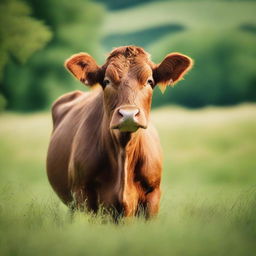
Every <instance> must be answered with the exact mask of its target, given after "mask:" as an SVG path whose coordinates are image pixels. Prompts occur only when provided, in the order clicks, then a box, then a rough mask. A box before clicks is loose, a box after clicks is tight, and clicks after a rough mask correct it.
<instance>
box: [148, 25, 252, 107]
mask: <svg viewBox="0 0 256 256" xmlns="http://www.w3.org/2000/svg"><path fill="white" fill-rule="evenodd" d="M255 45H256V37H255V36H254V35H252V34H250V33H248V32H243V31H238V30H237V31H230V32H227V31H222V33H219V32H214V31H198V32H193V33H192V32H184V34H183V35H180V36H179V37H176V38H172V37H169V38H168V39H166V40H165V41H162V42H161V44H160V45H159V44H158V45H157V49H156V48H154V47H153V48H152V54H154V55H153V56H156V57H157V58H156V59H157V60H158V61H160V60H161V58H162V57H163V56H164V54H165V53H166V52H168V49H170V48H171V49H175V50H176V51H180V52H182V53H185V54H188V55H189V56H191V57H192V58H193V59H194V60H195V66H194V68H193V70H192V71H191V72H190V73H189V74H188V75H187V76H186V77H185V81H181V82H180V84H178V85H177V86H175V87H174V88H172V89H169V90H167V91H166V93H165V95H164V96H162V95H160V93H159V92H156V93H155V96H154V97H155V99H154V101H153V102H154V104H155V106H157V105H162V104H168V103H170V102H172V103H177V104H182V105H186V106H189V107H201V106H205V105H231V104H236V103H239V102H242V101H255V100H256V97H255V95H256V84H255V81H256V58H255V57H256V48H255ZM159 49H161V51H159Z"/></svg>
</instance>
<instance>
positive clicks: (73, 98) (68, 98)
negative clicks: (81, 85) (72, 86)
mask: <svg viewBox="0 0 256 256" xmlns="http://www.w3.org/2000/svg"><path fill="white" fill-rule="evenodd" d="M84 94H86V93H84V92H82V91H79V90H77V91H73V92H70V93H66V94H64V95H62V96H61V97H59V98H58V99H57V100H55V101H54V103H53V104H52V120H53V126H54V128H56V126H57V125H58V124H59V123H60V122H61V120H63V118H64V117H65V116H66V115H67V113H68V112H69V111H70V110H71V109H72V108H73V106H74V105H75V103H76V102H77V101H79V98H81V96H83V95H84Z"/></svg>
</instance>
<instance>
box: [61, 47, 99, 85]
mask: <svg viewBox="0 0 256 256" xmlns="http://www.w3.org/2000/svg"><path fill="white" fill-rule="evenodd" d="M64 65H65V67H66V68H67V70H68V71H70V72H71V73H72V74H73V75H74V76H75V77H76V78H77V79H78V80H80V81H81V82H82V83H84V84H86V85H90V86H91V85H94V84H97V83H98V82H99V73H100V67H99V66H98V65H97V63H96V61H95V60H94V59H93V58H92V57H91V56H90V55H89V54H87V53H83V52H81V53H78V54H74V55H72V56H71V57H70V58H69V59H67V60H66V61H65V64H64Z"/></svg>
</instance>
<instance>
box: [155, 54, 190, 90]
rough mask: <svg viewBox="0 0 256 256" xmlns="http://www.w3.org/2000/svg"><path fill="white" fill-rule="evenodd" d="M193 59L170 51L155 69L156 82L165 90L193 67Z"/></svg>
mask: <svg viewBox="0 0 256 256" xmlns="http://www.w3.org/2000/svg"><path fill="white" fill-rule="evenodd" d="M192 66H193V60H192V59H191V58H189V57H188V56H186V55H183V54H180V53H170V54H168V55H167V56H166V57H165V58H164V60H163V61H162V62H161V63H160V64H158V65H157V66H156V67H155V69H154V70H153V76H154V81H155V84H159V85H160V89H161V91H162V92H164V90H165V88H166V86H168V85H171V86H173V85H174V84H176V83H177V82H178V81H179V80H181V79H182V77H183V76H184V75H185V74H186V73H187V72H188V71H189V70H190V69H191V68H192Z"/></svg>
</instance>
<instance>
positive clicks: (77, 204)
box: [72, 186, 98, 213]
mask: <svg viewBox="0 0 256 256" xmlns="http://www.w3.org/2000/svg"><path fill="white" fill-rule="evenodd" d="M72 194H73V198H74V208H75V209H78V210H80V211H85V210H88V211H89V212H93V213H97V211H98V198H97V193H96V191H95V190H94V189H93V188H91V187H90V186H87V187H86V188H85V187H81V188H77V189H75V190H74V191H73V193H72Z"/></svg>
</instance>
